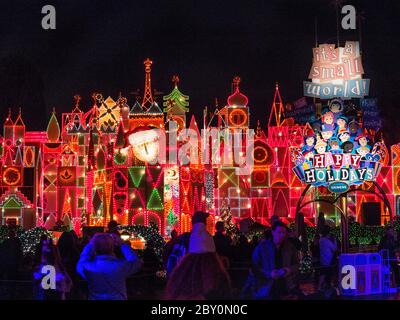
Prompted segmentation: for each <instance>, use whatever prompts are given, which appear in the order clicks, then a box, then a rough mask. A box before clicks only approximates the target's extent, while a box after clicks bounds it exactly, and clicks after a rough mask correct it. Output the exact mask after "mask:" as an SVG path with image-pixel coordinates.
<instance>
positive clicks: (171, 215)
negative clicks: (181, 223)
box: [167, 209, 178, 226]
mask: <svg viewBox="0 0 400 320" xmlns="http://www.w3.org/2000/svg"><path fill="white" fill-rule="evenodd" d="M167 221H168V223H169V224H170V225H171V226H174V225H175V224H176V223H177V222H178V217H177V216H176V215H174V213H173V212H172V209H171V210H169V214H168V216H167Z"/></svg>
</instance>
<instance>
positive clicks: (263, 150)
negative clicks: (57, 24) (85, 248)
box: [0, 59, 400, 235]
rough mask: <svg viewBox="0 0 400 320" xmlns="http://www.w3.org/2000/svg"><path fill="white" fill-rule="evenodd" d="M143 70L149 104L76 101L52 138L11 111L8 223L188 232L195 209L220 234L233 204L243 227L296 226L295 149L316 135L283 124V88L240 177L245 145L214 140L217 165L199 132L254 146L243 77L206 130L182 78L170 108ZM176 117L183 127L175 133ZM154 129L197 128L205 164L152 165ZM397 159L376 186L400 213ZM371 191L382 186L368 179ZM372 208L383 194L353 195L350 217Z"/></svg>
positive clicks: (395, 150) (53, 125)
mask: <svg viewBox="0 0 400 320" xmlns="http://www.w3.org/2000/svg"><path fill="white" fill-rule="evenodd" d="M144 64H145V89H144V97H143V100H142V102H139V101H135V102H134V103H133V104H132V106H129V105H128V102H127V99H126V98H124V97H119V98H118V99H117V100H113V99H112V98H111V97H107V98H104V97H103V96H102V95H101V94H99V93H95V94H93V105H92V107H90V108H88V110H87V111H82V110H81V106H80V97H79V96H75V105H74V106H73V108H72V111H71V112H69V113H63V114H62V115H61V117H57V115H56V114H55V112H53V113H52V114H51V116H50V120H49V123H48V126H47V130H46V131H43V132H29V131H26V130H25V124H24V122H23V119H22V115H21V111H20V112H19V114H18V116H17V118H16V119H15V121H13V120H12V115H11V112H10V113H9V115H8V117H7V119H6V121H5V122H4V125H3V137H2V138H1V142H2V144H1V150H0V151H1V172H0V173H1V176H2V179H1V186H0V209H1V223H2V224H5V223H7V222H9V221H10V220H13V221H14V222H16V223H17V224H20V225H22V226H24V227H25V228H29V227H33V226H35V225H44V226H46V227H51V225H50V221H53V222H54V221H63V222H64V223H65V224H70V225H71V226H72V227H73V228H74V229H75V230H76V231H77V232H80V230H81V227H82V226H83V225H106V224H107V223H108V222H109V221H110V220H111V219H115V220H117V221H118V222H119V223H121V224H124V225H127V224H143V225H149V223H151V222H154V223H156V224H157V225H158V226H159V230H160V232H161V233H162V234H163V235H166V234H167V233H168V231H169V230H171V229H172V228H176V229H178V230H179V231H180V232H184V231H187V230H189V229H190V227H191V222H190V221H191V219H190V217H191V215H192V214H193V212H195V211H196V210H207V211H209V212H210V213H211V216H210V218H209V221H208V226H209V229H210V230H212V228H213V225H214V223H215V221H216V220H218V219H219V216H220V211H221V208H222V207H224V206H229V208H230V210H231V213H232V215H233V217H234V219H235V220H236V221H239V220H241V219H245V218H252V219H254V220H256V221H258V222H260V223H263V224H268V223H269V218H270V217H271V216H272V215H273V214H276V215H278V216H280V217H281V218H282V219H283V220H284V221H286V222H291V221H293V220H294V218H295V214H296V205H297V203H298V201H299V198H300V196H301V193H302V191H303V189H304V184H302V183H301V181H300V180H299V179H298V178H297V177H296V175H295V174H294V172H293V167H294V164H293V162H292V160H291V157H292V150H293V148H301V147H302V146H303V143H304V141H303V135H304V132H305V130H308V129H307V126H304V125H299V124H296V123H295V121H294V120H293V118H287V119H285V118H284V112H285V108H284V105H283V102H282V99H281V96H280V93H279V88H278V85H276V90H275V96H274V98H273V104H272V108H271V112H270V116H269V118H268V124H267V128H266V129H267V130H262V128H261V124H260V121H258V122H257V124H256V126H253V128H254V130H255V137H254V153H253V155H252V157H253V160H254V165H253V167H252V169H251V171H250V172H249V173H248V174H241V175H239V174H237V171H235V169H236V168H237V167H238V163H237V162H236V159H235V157H234V154H235V153H243V152H245V149H244V148H243V146H244V145H245V144H244V143H242V145H241V146H239V147H238V148H240V150H233V149H232V150H230V151H229V152H228V153H225V152H224V143H225V141H226V140H225V139H224V137H223V136H222V135H218V136H217V137H211V138H210V139H211V140H212V139H214V140H213V141H211V142H212V143H211V145H213V146H215V145H216V144H217V145H218V148H217V155H216V157H215V158H213V157H212V156H213V154H212V153H213V152H214V151H215V150H214V151H213V150H211V149H210V158H212V159H213V161H210V162H206V161H203V160H204V159H203V156H204V155H203V153H202V152H200V150H201V147H200V142H201V140H202V136H201V134H200V130H201V129H205V130H206V131H207V132H208V131H211V130H212V129H213V128H218V129H226V130H227V131H230V132H234V133H235V134H238V135H239V136H240V137H241V139H243V140H244V139H245V137H246V134H247V133H248V131H249V130H250V128H251V125H250V119H251V106H249V105H248V98H247V97H246V96H245V95H244V94H243V93H242V92H241V91H240V78H238V77H236V78H235V79H234V81H233V85H234V90H233V93H232V94H231V95H230V96H229V97H228V99H227V104H226V105H225V106H224V107H222V108H219V107H218V106H217V107H216V109H215V110H214V111H213V112H212V113H210V114H209V112H208V110H207V109H206V110H205V112H204V118H203V123H202V124H201V126H200V127H199V125H198V123H197V122H196V120H195V118H194V116H192V117H191V118H190V121H189V123H187V122H188V121H187V119H189V118H188V113H189V96H187V95H184V94H183V93H181V92H180V91H179V88H178V82H179V79H178V77H177V76H174V78H173V83H174V87H173V90H172V92H171V93H170V94H168V95H166V96H164V97H163V102H162V108H161V107H160V106H159V105H158V104H157V102H156V101H155V100H154V98H153V95H152V88H151V66H152V61H151V60H149V59H147V60H146V61H145V62H144ZM266 118H267V117H266ZM171 120H174V122H176V123H177V127H175V128H173V127H171V126H170V124H171ZM60 121H61V124H60ZM153 128H157V129H159V130H162V131H164V132H165V133H167V132H169V131H170V130H176V131H177V132H178V133H179V132H181V131H182V130H183V129H185V128H189V129H192V132H195V133H196V135H197V139H196V141H197V142H196V143H197V146H196V147H197V148H193V150H197V151H194V152H197V153H198V154H197V155H196V156H197V158H198V159H199V161H198V163H196V164H192V163H189V164H180V163H178V164H170V163H167V164H151V162H152V159H153V158H154V156H155V155H156V154H159V153H160V152H161V151H160V149H159V144H158V142H159V141H158V137H157V135H154V134H153V131H152V130H150V129H153ZM219 132H220V131H219ZM225 132H226V131H225ZM166 142H167V151H168V152H169V151H171V150H173V149H176V150H177V149H179V147H180V146H181V145H182V144H183V141H179V140H178V142H177V143H175V144H174V143H172V142H171V141H169V140H168V139H167V141H166ZM233 148H235V147H233ZM168 152H167V153H168ZM189 152H193V151H192V149H190V151H189ZM214 153H215V152H214ZM391 153H392V163H389V160H388V159H389V156H387V157H386V158H385V159H383V161H384V163H382V169H381V174H380V175H379V176H378V178H377V182H378V183H379V184H380V185H381V186H382V188H383V189H384V191H385V192H386V194H387V196H388V198H389V201H390V202H391V205H392V207H393V208H396V210H395V213H399V207H400V199H399V198H400V186H399V184H400V180H399V177H400V147H399V145H394V146H392V148H391ZM214 156H215V154H214ZM168 157H169V153H168V154H167V158H168ZM221 158H223V159H222V160H224V161H220V160H221ZM363 187H365V188H373V186H372V185H371V184H369V183H367V182H366V183H365V184H364V185H363ZM320 193H326V196H328V197H329V196H330V195H329V193H328V192H327V191H326V190H322V188H315V189H312V190H311V191H310V192H309V193H308V194H307V195H306V200H307V199H308V200H310V199H312V198H313V197H315V196H317V195H318V196H319V195H320ZM368 201H371V202H373V201H377V196H376V195H373V194H356V195H352V196H349V203H348V208H349V212H350V214H354V215H355V216H356V217H357V219H359V220H361V218H360V216H361V210H362V208H361V207H362V204H363V203H365V202H368ZM319 209H320V208H319V207H317V206H315V205H313V204H310V205H308V206H307V207H305V208H303V209H302V212H303V213H304V215H305V219H306V223H308V224H314V223H315V216H316V215H317V212H318V211H319ZM381 210H382V212H381V217H382V222H383V220H384V217H385V215H387V214H388V213H387V210H386V209H385V207H384V206H383V205H382V208H381Z"/></svg>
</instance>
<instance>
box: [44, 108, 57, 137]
mask: <svg viewBox="0 0 400 320" xmlns="http://www.w3.org/2000/svg"><path fill="white" fill-rule="evenodd" d="M59 137H60V126H59V124H58V121H57V117H56V114H55V111H54V108H53V112H52V113H51V117H50V121H49V124H48V125H47V139H48V140H49V142H58V139H59Z"/></svg>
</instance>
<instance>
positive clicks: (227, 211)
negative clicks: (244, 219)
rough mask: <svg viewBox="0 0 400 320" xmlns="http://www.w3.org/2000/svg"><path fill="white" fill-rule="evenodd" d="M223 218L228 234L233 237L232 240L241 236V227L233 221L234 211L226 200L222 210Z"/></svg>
mask: <svg viewBox="0 0 400 320" xmlns="http://www.w3.org/2000/svg"><path fill="white" fill-rule="evenodd" d="M220 213H221V215H220V217H221V220H222V221H223V222H224V225H225V230H226V234H227V235H228V236H230V237H232V240H234V241H235V240H236V239H237V238H239V228H238V227H237V226H236V224H235V223H234V222H233V221H232V212H231V207H230V206H229V205H228V204H227V202H226V200H224V202H223V203H222V207H221V211H220Z"/></svg>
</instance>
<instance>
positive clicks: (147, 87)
mask: <svg viewBox="0 0 400 320" xmlns="http://www.w3.org/2000/svg"><path fill="white" fill-rule="evenodd" d="M143 63H144V66H145V68H144V71H145V73H146V75H145V82H144V95H143V101H142V106H143V108H144V109H145V110H147V109H149V108H150V106H151V105H152V104H153V102H154V99H153V94H152V93H151V65H152V64H153V61H151V60H150V59H149V58H147V59H146V60H145V61H144V62H143Z"/></svg>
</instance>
